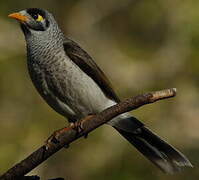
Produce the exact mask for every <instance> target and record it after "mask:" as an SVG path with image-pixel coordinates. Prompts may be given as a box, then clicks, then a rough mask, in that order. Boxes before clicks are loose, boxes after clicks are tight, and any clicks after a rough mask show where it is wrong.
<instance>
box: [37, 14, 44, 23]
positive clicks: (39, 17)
mask: <svg viewBox="0 0 199 180" xmlns="http://www.w3.org/2000/svg"><path fill="white" fill-rule="evenodd" d="M43 20H44V18H43V17H42V16H41V15H39V14H38V17H37V19H36V21H39V22H41V21H43Z"/></svg>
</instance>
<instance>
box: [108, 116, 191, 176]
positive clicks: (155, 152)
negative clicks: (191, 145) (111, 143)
mask: <svg viewBox="0 0 199 180" xmlns="http://www.w3.org/2000/svg"><path fill="white" fill-rule="evenodd" d="M111 125H112V126H113V127H114V128H115V129H116V130H117V131H118V132H119V133H120V134H121V135H122V136H123V137H124V138H125V139H127V140H128V141H129V142H130V143H131V144H132V145H133V146H135V148H136V149H137V150H138V151H140V152H141V153H142V154H143V155H144V156H145V157H146V158H148V159H149V160H150V161H151V162H152V163H154V164H155V165H156V166H157V167H159V168H160V169H161V170H162V171H163V172H165V173H168V174H173V173H175V172H178V171H181V170H182V169H183V167H185V166H188V167H193V166H192V164H191V163H190V161H189V160H188V159H187V158H186V157H185V155H183V154H182V153H181V152H179V151H178V150H177V149H175V148H174V147H172V146H171V145H169V144H168V143H167V142H165V141H163V140H162V139H161V138H160V137H158V136H157V135H155V134H154V133H153V132H151V131H150V130H149V129H148V128H146V127H145V126H144V125H143V124H142V123H141V122H140V121H138V120H137V119H135V118H133V117H130V118H126V119H121V120H120V121H117V123H114V124H113V123H111ZM126 127H128V128H126ZM130 127H131V128H130Z"/></svg>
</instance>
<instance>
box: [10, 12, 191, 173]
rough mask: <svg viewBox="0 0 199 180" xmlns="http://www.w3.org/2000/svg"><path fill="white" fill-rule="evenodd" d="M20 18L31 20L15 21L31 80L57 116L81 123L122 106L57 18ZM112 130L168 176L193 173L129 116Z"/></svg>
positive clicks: (31, 15)
mask: <svg viewBox="0 0 199 180" xmlns="http://www.w3.org/2000/svg"><path fill="white" fill-rule="evenodd" d="M20 15H22V16H24V17H26V18H21V19H20V18H19V17H18V16H14V15H13V18H15V19H18V20H20V21H21V28H22V30H23V32H24V34H25V38H26V43H27V59H28V70H29V74H30V77H31V79H32V81H33V84H34V85H35V87H36V89H37V90H38V92H39V93H40V95H41V96H42V97H43V98H44V99H45V101H46V102H47V103H48V104H49V105H50V106H51V107H52V108H53V109H54V110H55V111H57V112H58V113H59V114H61V115H63V116H65V117H66V118H68V120H69V121H70V122H75V121H78V120H79V119H81V118H83V117H85V116H87V115H89V114H95V113H99V112H101V111H102V110H104V109H105V108H107V107H109V106H111V105H114V104H116V103H117V102H119V101H120V100H119V98H118V97H117V95H116V94H115V92H114V90H113V89H112V87H111V85H110V83H109V81H108V79H107V78H106V76H105V75H104V73H103V72H102V71H101V70H100V69H99V67H98V66H97V65H96V64H95V62H94V61H93V60H92V58H91V57H90V56H89V55H88V54H87V53H86V52H85V51H84V50H83V49H81V48H80V46H79V45H77V43H75V42H74V41H72V40H70V39H68V38H66V37H65V36H64V34H63V33H62V32H61V30H60V29H59V27H58V25H57V23H56V21H55V19H54V17H53V16H52V14H50V13H49V12H47V11H45V10H41V9H26V10H23V11H20ZM38 15H41V16H42V19H41V17H39V16H38ZM11 17H12V16H11ZM22 19H23V21H22ZM109 124H110V125H111V126H113V127H114V128H115V129H116V130H117V131H118V132H119V133H120V134H121V135H122V136H123V137H124V138H125V139H127V140H128V141H129V142H130V143H131V144H132V145H134V146H135V147H136V148H137V149H138V150H139V151H140V152H141V153H142V154H143V155H144V156H145V157H147V158H148V159H149V160H150V161H151V162H153V163H154V164H155V165H156V166H158V167H159V168H160V169H161V170H162V171H164V172H166V173H174V172H176V171H180V170H181V169H182V167H184V166H190V167H192V165H191V163H190V162H189V160H188V159H187V158H186V157H185V156H184V155H183V154H182V153H180V152H179V151H178V150H176V149H175V148H174V147H172V146H171V145H169V144H168V143H166V142H165V141H163V140H162V139H160V138H159V137H158V136H157V135H155V134H154V133H152V132H151V131H150V130H149V129H148V128H146V127H145V126H144V124H143V123H141V122H140V121H139V120H137V119H136V118H134V117H132V116H131V115H129V114H128V113H125V114H122V115H120V116H118V117H116V118H114V119H113V120H111V121H110V122H109Z"/></svg>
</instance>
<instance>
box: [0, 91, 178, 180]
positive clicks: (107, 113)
mask: <svg viewBox="0 0 199 180" xmlns="http://www.w3.org/2000/svg"><path fill="white" fill-rule="evenodd" d="M175 95H176V89H175V88H172V89H166V90H162V91H155V92H150V93H145V94H142V95H138V96H135V97H133V98H129V99H127V100H124V101H122V102H120V103H118V104H116V105H114V106H111V107H109V108H107V109H105V110H104V111H102V112H101V113H99V114H97V115H95V116H92V118H87V117H86V118H84V119H83V120H82V121H81V126H82V129H83V130H82V132H81V133H77V131H76V130H74V129H73V128H71V127H67V128H65V129H67V131H63V133H61V134H59V136H58V137H56V141H55V142H54V141H53V142H51V144H50V146H48V148H46V145H43V146H41V147H40V148H39V149H37V150H36V151H35V152H33V153H32V154H30V155H29V156H28V157H27V158H25V159H24V160H22V161H21V162H20V163H18V164H16V165H15V166H13V167H12V168H11V169H9V170H8V171H7V172H6V173H5V174H3V175H2V176H1V177H0V180H16V179H20V178H22V177H23V176H24V175H25V174H27V173H28V172H30V171H31V170H32V169H34V168H35V167H37V166H38V165H39V164H41V163H42V162H43V161H45V160H46V159H47V158H49V157H50V156H52V155H53V154H54V153H56V152H57V151H59V150H60V149H61V148H63V147H64V146H67V145H69V144H70V143H71V142H73V141H75V140H76V139H78V138H80V137H82V136H85V135H86V134H88V133H89V132H91V131H92V130H94V129H96V128H97V127H99V126H101V125H102V124H104V123H106V122H108V121H109V120H111V119H112V118H114V117H116V116H118V115H120V114H122V113H125V112H128V111H131V110H134V109H137V108H139V107H141V106H143V105H145V104H150V103H154V102H156V101H158V100H162V99H166V98H171V97H174V96H175Z"/></svg>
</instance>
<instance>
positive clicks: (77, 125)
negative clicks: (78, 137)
mask: <svg viewBox="0 0 199 180" xmlns="http://www.w3.org/2000/svg"><path fill="white" fill-rule="evenodd" d="M93 116H95V115H93V114H91V115H88V116H86V117H85V118H83V119H81V120H80V121H77V122H75V123H70V127H71V128H73V129H74V130H76V131H77V133H82V132H83V131H84V128H83V124H84V122H85V121H87V120H88V119H92V118H93ZM87 137H88V133H86V134H85V135H84V138H87Z"/></svg>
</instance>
